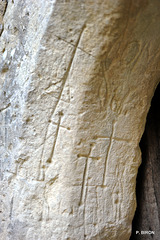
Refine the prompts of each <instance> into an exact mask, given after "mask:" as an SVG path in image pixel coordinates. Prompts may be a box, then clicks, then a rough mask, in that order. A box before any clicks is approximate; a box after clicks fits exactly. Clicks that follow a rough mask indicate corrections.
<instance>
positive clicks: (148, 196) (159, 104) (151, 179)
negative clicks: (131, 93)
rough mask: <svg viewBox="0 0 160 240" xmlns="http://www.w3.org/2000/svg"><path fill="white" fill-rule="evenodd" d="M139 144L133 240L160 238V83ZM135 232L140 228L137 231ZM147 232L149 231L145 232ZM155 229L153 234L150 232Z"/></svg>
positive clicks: (131, 238)
mask: <svg viewBox="0 0 160 240" xmlns="http://www.w3.org/2000/svg"><path fill="white" fill-rule="evenodd" d="M140 147H141V151H142V164H141V166H140V167H139V170H138V175H137V185H136V197H137V209H136V213H135V216H134V219H133V224H132V235H131V237H130V240H137V239H142V240H143V239H144V240H153V239H154V240H159V239H160V84H159V85H158V87H157V89H156V91H155V94H154V97H153V99H152V103H151V108H150V110H149V113H148V116H147V121H146V127H145V131H144V134H143V136H142V139H141V142H140ZM136 231H139V233H138V232H136ZM141 231H147V232H146V234H142V233H144V232H141ZM152 231H154V234H151V232H152ZM136 233H137V234H136Z"/></svg>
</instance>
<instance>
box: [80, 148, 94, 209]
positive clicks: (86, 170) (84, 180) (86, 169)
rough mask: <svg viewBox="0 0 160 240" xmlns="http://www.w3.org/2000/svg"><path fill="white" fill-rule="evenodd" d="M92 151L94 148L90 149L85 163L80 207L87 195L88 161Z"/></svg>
mask: <svg viewBox="0 0 160 240" xmlns="http://www.w3.org/2000/svg"><path fill="white" fill-rule="evenodd" d="M91 149H92V147H90V150H89V153H88V156H87V158H86V162H85V167H84V172H83V179H82V187H81V196H80V201H79V205H82V204H83V203H84V202H85V195H86V188H87V186H86V183H87V177H88V159H89V157H90V153H91Z"/></svg>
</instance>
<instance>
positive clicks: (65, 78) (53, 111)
mask: <svg viewBox="0 0 160 240" xmlns="http://www.w3.org/2000/svg"><path fill="white" fill-rule="evenodd" d="M84 29H85V24H84V25H83V27H82V30H81V32H80V35H79V38H78V40H77V43H76V45H75V49H74V50H73V54H72V57H71V60H70V62H69V65H68V68H67V70H66V73H65V74H64V77H63V83H62V86H61V91H60V94H59V97H58V100H57V102H56V105H55V107H54V109H53V110H52V112H51V115H50V118H49V119H51V118H52V116H53V115H54V113H55V111H56V109H57V106H58V103H59V101H60V99H61V96H62V93H63V90H64V86H65V83H66V80H67V78H68V75H69V73H70V69H71V67H72V63H73V60H74V57H75V54H76V50H77V47H78V45H79V42H80V40H81V36H82V33H83V31H84ZM48 129H49V124H48V126H47V129H46V132H45V136H44V142H46V139H47V135H48ZM44 146H45V144H44V145H43V149H42V153H41V159H40V165H39V174H38V178H39V176H40V169H41V165H42V157H43V153H44Z"/></svg>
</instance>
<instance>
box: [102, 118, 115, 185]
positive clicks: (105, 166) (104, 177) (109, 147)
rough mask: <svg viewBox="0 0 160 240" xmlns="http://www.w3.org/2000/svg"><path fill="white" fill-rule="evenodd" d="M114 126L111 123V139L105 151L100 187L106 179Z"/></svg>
mask: <svg viewBox="0 0 160 240" xmlns="http://www.w3.org/2000/svg"><path fill="white" fill-rule="evenodd" d="M114 125H115V122H113V125H112V134H111V137H110V142H109V146H108V151H107V154H106V158H105V165H104V173H103V183H102V185H105V179H106V173H107V161H108V157H109V154H110V150H111V145H112V139H113V135H114Z"/></svg>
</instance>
